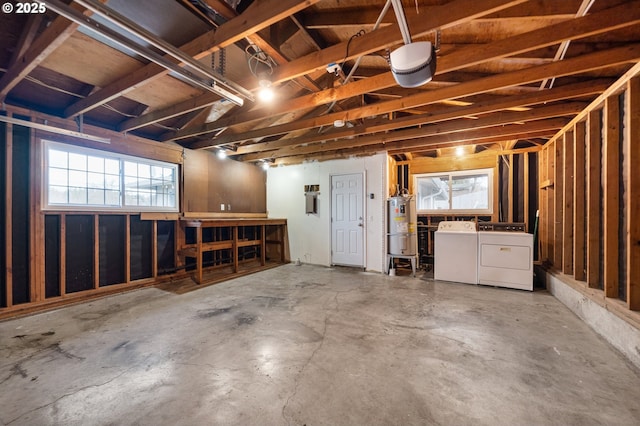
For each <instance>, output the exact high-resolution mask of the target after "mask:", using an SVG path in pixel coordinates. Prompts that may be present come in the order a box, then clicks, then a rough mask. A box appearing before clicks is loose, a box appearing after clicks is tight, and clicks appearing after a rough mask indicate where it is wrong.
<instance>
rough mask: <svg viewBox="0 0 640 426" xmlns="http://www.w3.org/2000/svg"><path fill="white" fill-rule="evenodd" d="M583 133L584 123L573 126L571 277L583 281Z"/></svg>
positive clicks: (584, 215)
mask: <svg viewBox="0 0 640 426" xmlns="http://www.w3.org/2000/svg"><path fill="white" fill-rule="evenodd" d="M585 132H586V123H585V122H584V121H580V122H578V123H576V125H575V126H574V132H573V135H574V153H573V154H574V155H573V184H574V191H573V277H574V278H575V279H576V280H579V281H584V280H585V277H586V270H585V262H584V260H585V223H586V212H585V164H586V163H585Z"/></svg>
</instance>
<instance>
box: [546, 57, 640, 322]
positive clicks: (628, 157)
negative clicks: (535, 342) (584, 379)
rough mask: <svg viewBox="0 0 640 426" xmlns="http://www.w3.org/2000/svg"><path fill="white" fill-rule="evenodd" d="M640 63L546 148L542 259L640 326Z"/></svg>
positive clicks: (603, 304)
mask: <svg viewBox="0 0 640 426" xmlns="http://www.w3.org/2000/svg"><path fill="white" fill-rule="evenodd" d="M639 73H640V66H639V65H636V66H634V67H633V68H632V69H631V70H630V71H629V72H627V74H626V75H625V76H624V77H622V78H621V79H620V80H618V81H617V82H616V83H615V84H613V85H612V86H611V87H610V88H609V89H608V90H607V91H606V92H605V93H603V94H602V95H601V96H600V97H599V98H598V99H596V100H595V101H594V102H593V103H592V104H591V105H590V106H589V107H588V108H587V109H586V110H585V111H584V112H583V113H581V114H579V115H578V116H577V117H576V118H575V119H574V120H573V121H572V122H571V123H569V124H568V125H567V126H566V127H565V128H564V129H563V130H562V131H561V132H560V133H559V134H558V135H556V136H555V137H554V138H553V139H551V140H550V141H549V142H548V143H547V144H546V145H545V146H544V147H543V149H542V151H541V152H540V157H539V169H540V172H541V175H540V185H539V194H540V205H541V207H540V223H541V225H540V231H541V232H540V245H539V250H540V254H541V259H542V260H543V261H544V264H545V265H546V266H547V267H548V269H549V270H550V271H552V272H553V274H554V275H556V276H558V277H560V278H562V279H563V281H566V282H567V283H568V284H569V285H571V286H572V287H573V288H574V289H577V290H578V291H581V292H582V293H583V294H584V295H586V296H588V297H589V298H591V299H592V300H594V301H595V302H597V303H599V304H600V305H602V306H605V307H606V308H607V309H608V310H610V311H612V312H615V313H616V314H617V315H618V316H620V317H622V318H625V319H627V320H628V321H631V322H633V323H634V324H635V325H636V326H638V325H640V315H638V314H636V313H634V312H631V311H638V310H640V224H639V223H638V217H640V194H639V193H638V192H639V191H640V166H639V164H640V76H639Z"/></svg>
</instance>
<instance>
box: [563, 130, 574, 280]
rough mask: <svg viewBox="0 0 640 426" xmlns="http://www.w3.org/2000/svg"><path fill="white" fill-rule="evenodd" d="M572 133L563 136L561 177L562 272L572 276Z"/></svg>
mask: <svg viewBox="0 0 640 426" xmlns="http://www.w3.org/2000/svg"><path fill="white" fill-rule="evenodd" d="M573 137H574V136H573V132H566V133H565V134H564V155H563V158H562V160H563V164H562V172H563V173H562V177H563V179H564V182H563V183H562V186H563V188H564V194H563V196H562V198H563V201H562V272H563V273H565V274H567V275H570V274H573V234H574V232H573V226H574V218H573V197H574V189H573V185H574V179H575V177H574V163H575V156H574V152H575V149H574V140H573Z"/></svg>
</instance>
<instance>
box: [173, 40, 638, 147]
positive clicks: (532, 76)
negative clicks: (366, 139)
mask: <svg viewBox="0 0 640 426" xmlns="http://www.w3.org/2000/svg"><path fill="white" fill-rule="evenodd" d="M638 58H640V44H634V45H629V46H625V47H622V48H618V49H612V50H607V51H601V52H595V53H591V54H589V55H583V56H580V57H576V58H571V59H567V60H565V61H562V62H555V63H553V64H548V65H540V66H537V67H531V68H526V69H523V70H519V71H512V72H509V73H504V74H501V75H494V76H491V77H486V78H484V79H479V80H475V81H469V82H466V83H461V84H458V85H456V86H451V87H445V88H442V89H438V90H433V91H429V92H423V93H417V94H415V95H411V96H407V97H405V98H403V99H397V100H391V101H385V102H380V103H376V104H373V105H369V106H365V107H361V108H354V109H351V110H348V111H345V112H339V113H332V114H327V115H325V116H322V117H316V118H311V119H306V120H298V121H296V122H294V123H289V124H284V125H279V126H272V127H269V128H263V129H256V130H253V131H249V132H244V133H242V134H237V135H223V136H221V137H219V138H216V139H215V140H213V141H202V142H200V143H195V144H193V145H191V146H190V147H191V148H205V147H207V146H212V145H216V144H227V143H231V142H239V141H243V140H251V139H254V138H263V137H267V136H274V135H279V134H284V133H288V132H291V131H294V130H300V129H304V128H308V129H309V128H314V127H320V126H326V125H330V124H332V123H333V122H334V121H335V120H339V119H342V120H357V119H361V118H366V117H370V116H374V115H380V114H386V113H389V112H392V111H397V110H402V109H407V108H412V107H419V106H423V105H427V104H430V103H434V102H438V101H442V100H445V99H455V98H459V97H463V96H469V95H473V94H479V93H484V92H489V91H492V90H496V89H500V88H504V87H510V86H515V85H520V84H526V83H531V82H535V81H539V80H542V79H544V78H546V77H548V76H565V75H572V74H579V73H583V72H587V71H591V70H594V69H600V68H604V67H607V66H611V65H616V64H621V63H626V62H629V61H633V60H636V59H638ZM204 133H207V131H203V130H200V131H199V132H198V131H196V130H194V129H185V130H184V131H180V132H176V133H175V134H174V137H168V138H167V139H166V140H173V139H178V138H184V137H189V136H195V135H197V134H204Z"/></svg>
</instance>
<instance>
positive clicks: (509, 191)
mask: <svg viewBox="0 0 640 426" xmlns="http://www.w3.org/2000/svg"><path fill="white" fill-rule="evenodd" d="M507 157H508V158H509V176H508V177H507V196H508V197H509V200H508V202H507V222H513V203H514V198H516V197H515V194H514V193H513V154H508V155H507Z"/></svg>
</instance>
